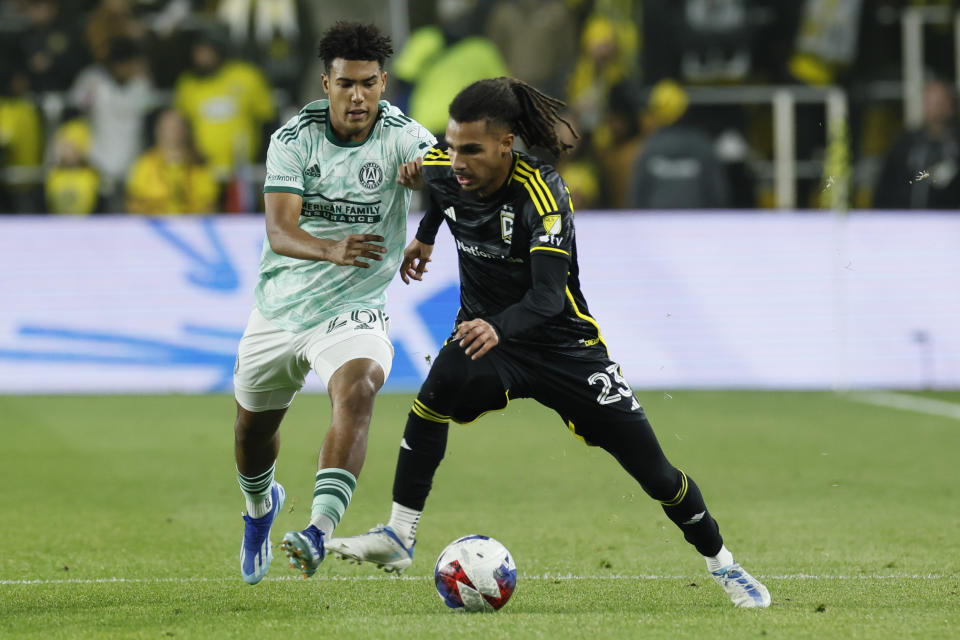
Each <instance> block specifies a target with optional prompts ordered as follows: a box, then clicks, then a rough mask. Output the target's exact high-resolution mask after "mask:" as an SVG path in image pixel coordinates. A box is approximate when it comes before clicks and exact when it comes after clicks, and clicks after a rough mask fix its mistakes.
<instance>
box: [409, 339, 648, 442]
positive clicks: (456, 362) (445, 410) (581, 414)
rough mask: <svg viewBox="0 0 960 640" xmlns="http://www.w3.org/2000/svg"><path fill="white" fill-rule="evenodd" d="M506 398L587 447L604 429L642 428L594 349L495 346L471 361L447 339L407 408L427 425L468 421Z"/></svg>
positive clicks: (619, 379) (612, 368)
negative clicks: (553, 420) (549, 419)
mask: <svg viewBox="0 0 960 640" xmlns="http://www.w3.org/2000/svg"><path fill="white" fill-rule="evenodd" d="M514 398H533V399H534V400H536V401H538V402H539V403H540V404H543V405H545V406H547V407H550V408H551V409H553V410H554V411H556V412H557V413H558V414H559V416H560V418H561V419H562V420H563V422H564V424H565V425H566V426H567V428H568V429H570V431H571V432H572V433H573V434H574V435H575V436H576V437H577V438H579V439H580V440H583V441H584V442H586V443H587V444H597V443H600V442H602V441H604V437H603V429H604V428H605V426H607V425H612V424H617V425H623V424H624V423H631V422H637V423H643V424H644V425H645V426H646V427H647V428H648V427H649V425H648V423H647V421H646V416H645V415H644V412H643V408H642V407H641V406H640V403H639V402H638V401H637V399H636V397H635V396H634V394H633V390H632V389H631V388H630V386H629V385H628V384H627V382H626V380H624V379H623V374H622V372H621V370H620V366H619V365H618V364H617V363H616V362H614V361H613V360H611V359H610V357H609V355H608V354H607V350H606V347H605V346H604V345H603V344H602V343H600V344H596V345H593V346H590V347H580V348H578V349H576V350H570V351H564V350H545V349H542V348H531V347H527V346H523V345H518V344H514V343H510V342H507V343H501V344H499V345H497V346H496V347H494V348H493V349H491V350H490V351H489V352H487V354H486V355H484V356H483V357H482V358H479V359H477V360H471V359H470V357H469V356H467V355H466V354H465V353H464V350H463V348H462V347H461V346H460V342H459V341H456V340H453V339H452V338H451V339H450V340H448V341H447V343H446V344H445V345H444V347H443V348H442V349H441V350H440V353H439V354H438V355H437V357H436V359H435V360H434V362H433V366H431V368H430V373H429V374H428V375H427V379H426V381H425V382H424V383H423V386H421V388H420V392H419V394H418V395H417V399H416V400H415V401H414V404H413V413H415V414H416V415H418V416H420V417H421V418H423V419H425V420H429V421H432V422H448V421H451V420H452V421H454V422H459V423H462V424H466V423H469V422H473V421H474V420H476V419H477V418H479V417H480V416H482V415H483V414H485V413H488V412H490V411H499V410H501V409H503V408H505V407H506V406H507V404H508V403H509V401H510V400H511V399H514Z"/></svg>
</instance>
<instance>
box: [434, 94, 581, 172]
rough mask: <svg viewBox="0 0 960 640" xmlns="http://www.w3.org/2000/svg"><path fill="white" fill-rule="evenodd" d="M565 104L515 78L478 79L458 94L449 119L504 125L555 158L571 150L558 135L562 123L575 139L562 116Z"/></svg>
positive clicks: (452, 103)
mask: <svg viewBox="0 0 960 640" xmlns="http://www.w3.org/2000/svg"><path fill="white" fill-rule="evenodd" d="M565 106H566V105H565V104H564V103H563V102H562V101H560V100H557V99H556V98H551V97H550V96H548V95H546V94H544V93H541V92H540V91H538V90H537V89H535V88H534V87H532V86H530V85H529V84H527V83H526V82H523V81H521V80H517V79H516V78H507V77H500V78H488V79H486V80H478V81H477V82H474V83H473V84H471V85H470V86H468V87H467V88H466V89H464V90H463V91H461V92H460V93H458V94H457V97H456V98H454V99H453V102H451V103H450V117H451V118H453V119H454V120H456V121H457V122H476V121H477V120H486V121H487V122H488V123H489V122H495V123H500V124H503V125H505V126H506V127H507V128H508V129H509V130H510V131H511V132H513V133H516V134H517V135H519V136H520V137H521V138H522V139H523V141H524V142H525V143H527V146H530V147H543V148H544V149H546V150H548V151H549V152H550V153H552V154H553V155H555V156H559V155H560V154H561V153H563V152H564V151H566V150H567V149H570V148H571V145H569V144H567V143H565V142H564V141H562V140H561V139H560V136H559V135H558V134H557V126H558V125H559V124H560V123H563V124H564V125H566V127H567V129H569V130H570V133H572V134H573V137H575V138H577V137H579V136H578V135H577V132H576V131H574V130H573V126H571V124H570V123H569V122H567V121H566V120H564V119H563V118H562V117H560V115H559V111H560V110H561V109H563V107H565Z"/></svg>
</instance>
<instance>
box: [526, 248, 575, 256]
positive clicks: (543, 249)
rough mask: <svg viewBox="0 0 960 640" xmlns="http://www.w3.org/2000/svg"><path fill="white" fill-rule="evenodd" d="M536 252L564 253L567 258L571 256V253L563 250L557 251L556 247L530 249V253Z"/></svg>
mask: <svg viewBox="0 0 960 640" xmlns="http://www.w3.org/2000/svg"><path fill="white" fill-rule="evenodd" d="M534 251H556V252H557V253H562V254H563V255H565V256H568V255H570V252H569V251H564V250H563V249H555V248H554V247H534V248H533V249H530V253H533V252H534Z"/></svg>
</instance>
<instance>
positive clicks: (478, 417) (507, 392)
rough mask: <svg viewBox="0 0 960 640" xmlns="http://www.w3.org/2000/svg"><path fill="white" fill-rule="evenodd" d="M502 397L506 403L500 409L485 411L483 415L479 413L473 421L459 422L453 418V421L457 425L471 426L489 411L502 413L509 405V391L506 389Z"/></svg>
mask: <svg viewBox="0 0 960 640" xmlns="http://www.w3.org/2000/svg"><path fill="white" fill-rule="evenodd" d="M503 395H505V396H506V398H507V401H506V402H504V403H503V406H502V407H499V408H496V409H487V410H486V411H484V412H483V413H481V414H480V415H478V416H477V417H476V418H474V419H473V420H467V421H466V422H461V421H460V420H457V419H456V418H453V421H454V422H456V423H457V424H473V423H474V422H476V421H477V420H479V419H480V418H482V417H483V416H485V415H487V414H488V413H490V412H491V411H503V410H504V409H506V408H507V405H508V404H510V389H507V390H506V391H504V392H503Z"/></svg>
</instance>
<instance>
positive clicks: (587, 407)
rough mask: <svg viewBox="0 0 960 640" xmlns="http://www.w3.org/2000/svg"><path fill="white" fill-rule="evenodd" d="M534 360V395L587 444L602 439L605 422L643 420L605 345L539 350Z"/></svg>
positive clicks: (641, 409)
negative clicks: (563, 351) (575, 350)
mask: <svg viewBox="0 0 960 640" xmlns="http://www.w3.org/2000/svg"><path fill="white" fill-rule="evenodd" d="M533 364H534V363H531V365H529V366H532V365H533ZM535 364H536V366H537V374H538V375H537V379H536V388H535V393H534V398H536V399H537V400H538V401H539V402H541V403H542V404H545V405H546V406H548V407H550V408H552V409H554V410H555V411H556V412H557V413H558V414H560V417H561V418H562V419H563V421H564V424H566V426H567V428H568V429H570V431H571V432H572V433H573V434H574V435H575V436H577V437H578V438H579V439H581V440H583V441H585V442H587V443H588V444H600V443H601V442H602V441H603V440H604V431H603V430H604V428H605V425H614V424H617V425H623V424H638V425H641V424H645V423H646V416H645V414H644V411H643V407H641V406H640V402H639V401H638V400H637V398H636V396H634V393H633V389H631V388H630V385H629V384H628V383H627V381H626V380H625V379H624V377H623V374H622V371H621V369H620V365H619V364H617V363H616V362H614V361H613V360H611V359H610V358H609V357H608V356H607V355H606V351H605V350H604V349H601V348H598V349H595V350H591V351H588V352H586V353H580V354H577V356H576V357H572V356H568V355H565V354H555V353H549V352H548V353H542V354H539V357H538V358H537V360H536V363H535Z"/></svg>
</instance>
